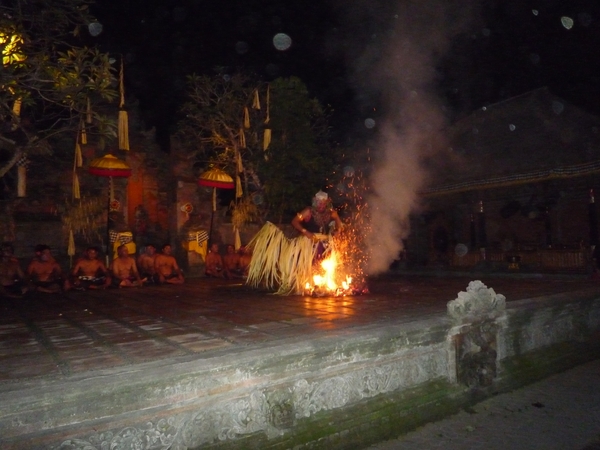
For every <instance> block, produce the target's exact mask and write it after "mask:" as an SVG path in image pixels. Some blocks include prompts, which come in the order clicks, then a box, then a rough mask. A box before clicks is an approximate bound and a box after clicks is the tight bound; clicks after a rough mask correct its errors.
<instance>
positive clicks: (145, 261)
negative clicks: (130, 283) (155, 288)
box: [137, 244, 158, 283]
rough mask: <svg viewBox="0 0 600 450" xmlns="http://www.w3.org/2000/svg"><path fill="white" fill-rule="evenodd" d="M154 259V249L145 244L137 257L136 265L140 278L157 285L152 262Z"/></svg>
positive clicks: (152, 246) (150, 245)
mask: <svg viewBox="0 0 600 450" xmlns="http://www.w3.org/2000/svg"><path fill="white" fill-rule="evenodd" d="M155 259H156V247H154V245H152V244H147V245H146V247H145V248H144V252H143V253H142V254H141V255H140V256H138V259H137V265H138V269H139V271H140V277H142V278H146V279H147V280H148V283H157V282H158V280H157V277H156V269H155V268H154V261H155Z"/></svg>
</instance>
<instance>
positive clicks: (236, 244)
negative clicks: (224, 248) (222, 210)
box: [233, 226, 242, 252]
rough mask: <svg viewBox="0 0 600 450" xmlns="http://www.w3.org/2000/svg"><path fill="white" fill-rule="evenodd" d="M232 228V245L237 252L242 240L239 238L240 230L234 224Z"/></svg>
mask: <svg viewBox="0 0 600 450" xmlns="http://www.w3.org/2000/svg"><path fill="white" fill-rule="evenodd" d="M233 230H234V233H233V234H234V241H235V242H234V247H235V251H236V252H237V251H238V250H239V249H240V247H241V246H242V240H241V239H240V230H239V228H238V227H236V226H234V227H233Z"/></svg>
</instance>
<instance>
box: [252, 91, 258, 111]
mask: <svg viewBox="0 0 600 450" xmlns="http://www.w3.org/2000/svg"><path fill="white" fill-rule="evenodd" d="M252 107H253V108H254V109H260V98H259V97H258V89H254V98H253V99H252Z"/></svg>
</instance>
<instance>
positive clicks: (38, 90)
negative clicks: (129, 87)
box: [0, 0, 117, 177]
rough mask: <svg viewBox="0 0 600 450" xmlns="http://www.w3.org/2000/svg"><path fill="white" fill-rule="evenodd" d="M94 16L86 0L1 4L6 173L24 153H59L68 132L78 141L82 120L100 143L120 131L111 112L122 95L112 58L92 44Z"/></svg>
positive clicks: (1, 163) (1, 164)
mask: <svg viewBox="0 0 600 450" xmlns="http://www.w3.org/2000/svg"><path fill="white" fill-rule="evenodd" d="M93 22H94V19H93V18H92V17H91V16H90V15H89V13H88V2H87V1H85V0H37V1H26V0H13V1H10V2H3V3H2V5H1V6H0V49H1V50H2V54H3V64H2V66H1V67H0V86H1V88H0V118H1V119H2V127H1V128H0V155H1V157H2V158H1V160H0V177H2V176H4V175H5V174H6V173H7V172H8V171H9V170H10V169H11V168H12V167H13V166H14V164H15V163H16V162H17V161H18V160H19V159H21V158H22V157H23V156H27V157H29V158H31V157H35V155H40V154H45V155H49V154H51V148H52V144H53V142H54V140H56V139H59V138H61V137H63V136H64V135H65V134H67V135H68V136H70V137H72V138H73V140H75V139H76V137H77V133H78V132H79V131H80V130H81V128H82V126H85V130H86V137H87V139H88V140H90V139H91V140H95V141H96V142H98V143H99V144H100V146H103V145H104V143H105V139H112V138H114V137H115V136H116V124H115V121H114V119H111V118H109V117H108V115H107V114H106V113H105V112H106V111H105V110H106V105H107V103H110V102H112V101H114V100H115V99H116V98H117V91H116V89H115V86H116V79H115V76H114V74H113V68H112V66H111V60H110V59H109V57H108V55H107V54H104V53H101V52H100V51H99V50H97V49H96V48H94V47H90V46H86V45H84V40H85V39H86V38H85V37H84V36H83V34H84V30H86V29H87V26H88V25H89V24H90V23H93ZM85 33H87V31H85ZM87 39H89V37H88V38H87ZM15 103H16V104H17V105H19V104H20V105H21V108H20V111H18V107H17V108H15Z"/></svg>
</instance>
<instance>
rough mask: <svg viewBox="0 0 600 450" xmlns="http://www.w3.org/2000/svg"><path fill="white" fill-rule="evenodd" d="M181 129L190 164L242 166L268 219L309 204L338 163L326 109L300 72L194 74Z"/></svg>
mask: <svg viewBox="0 0 600 450" xmlns="http://www.w3.org/2000/svg"><path fill="white" fill-rule="evenodd" d="M181 115H182V117H183V118H182V120H181V121H180V122H179V124H178V128H177V132H176V136H177V137H178V140H179V142H180V143H181V146H182V148H183V151H184V152H185V154H186V157H187V158H188V159H189V161H190V163H191V164H195V165H196V166H197V167H200V168H201V169H206V168H208V167H209V166H211V165H215V166H217V167H219V168H221V169H224V170H226V171H228V172H229V173H232V174H237V173H238V170H239V169H242V170H241V176H240V181H241V182H242V183H243V184H244V186H245V189H244V198H243V199H238V202H237V204H238V205H240V207H241V206H242V205H243V207H247V206H248V204H249V198H250V195H252V197H253V198H255V199H256V198H257V197H261V196H262V198H264V202H262V203H261V202H258V203H259V204H260V209H261V212H262V218H263V219H266V218H268V219H271V220H273V219H275V220H281V219H282V217H283V216H284V215H285V214H286V213H287V212H289V211H295V210H297V209H300V208H301V207H303V206H305V205H306V203H307V202H308V201H309V199H310V198H311V196H312V195H313V194H314V192H316V191H317V190H319V189H320V188H321V187H323V185H324V184H325V183H326V180H327V177H328V175H329V174H330V173H331V172H332V171H333V164H334V159H335V158H334V154H333V152H332V151H331V150H330V147H329V144H328V141H327V131H328V127H327V116H326V114H325V112H324V110H323V108H322V107H321V106H320V104H319V102H318V101H317V100H315V99H311V98H309V95H308V90H307V88H306V86H305V85H304V84H303V83H302V82H301V81H300V80H299V79H298V78H288V79H277V80H275V81H274V82H272V83H270V84H266V83H262V82H260V81H257V80H254V79H252V78H251V77H248V76H244V75H242V74H235V75H232V76H228V75H219V76H216V77H209V76H196V75H193V76H190V77H189V79H188V101H187V102H186V103H185V104H184V105H183V106H182V108H181ZM234 210H235V206H234Z"/></svg>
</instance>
